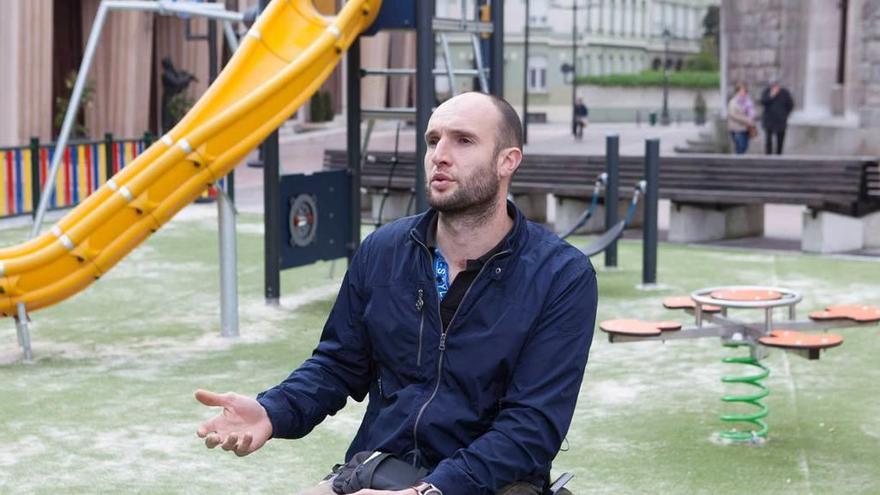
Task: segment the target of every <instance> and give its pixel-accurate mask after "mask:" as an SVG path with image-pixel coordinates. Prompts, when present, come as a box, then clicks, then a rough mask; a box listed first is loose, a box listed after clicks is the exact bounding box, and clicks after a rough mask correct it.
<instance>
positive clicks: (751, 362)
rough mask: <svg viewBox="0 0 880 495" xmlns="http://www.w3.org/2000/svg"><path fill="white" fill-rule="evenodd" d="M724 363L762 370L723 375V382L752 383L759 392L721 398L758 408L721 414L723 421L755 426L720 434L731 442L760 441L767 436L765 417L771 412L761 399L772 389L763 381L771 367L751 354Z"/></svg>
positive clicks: (741, 344)
mask: <svg viewBox="0 0 880 495" xmlns="http://www.w3.org/2000/svg"><path fill="white" fill-rule="evenodd" d="M747 345H748V344H746V343H728V344H724V346H725V347H734V348H735V347H741V346H747ZM721 361H722V362H723V363H730V364H742V365H748V366H752V367H754V368H757V369H759V370H760V372H758V373H756V374H753V375H747V376H723V377H721V381H722V382H723V383H738V384H739V383H743V384H748V385H751V386H752V387H755V388H757V389H758V390H757V392H755V393H753V394H750V395H725V396H724V397H722V398H721V400H723V401H724V402H739V403H744V404H750V405H752V406H755V407H757V408H758V410H757V411H755V412H752V413H740V414H723V415H722V416H721V421H724V422H725V423H748V424H751V425H752V426H753V428H750V429H745V430H738V429H735V428H733V429H730V430H726V431H722V432H720V433H719V436H720V437H721V438H722V439H723V440H726V441H729V442H737V443H741V442H760V441H762V440H764V439H765V438H766V437H767V423H765V422H764V421H763V419H764V418H766V417H767V414H769V412H770V409H769V408H768V407H767V405H766V404H764V403H763V402H761V399H763V398H764V397H767V395H768V394H769V393H770V390H769V389H768V388H767V387H766V386H765V385H764V384H763V383H762V380H764V379H765V378H767V377H768V376H769V375H770V369H769V368H767V367H766V366H764V365H763V364H761V363H760V362H759V361H758V360H757V359H755V358H754V357H751V356H747V357H728V358H724V359H722V360H721Z"/></svg>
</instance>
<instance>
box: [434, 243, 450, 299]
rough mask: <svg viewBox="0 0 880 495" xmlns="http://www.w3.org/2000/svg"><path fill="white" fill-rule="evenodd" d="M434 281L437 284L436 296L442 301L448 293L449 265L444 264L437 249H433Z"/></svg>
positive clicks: (443, 259)
mask: <svg viewBox="0 0 880 495" xmlns="http://www.w3.org/2000/svg"><path fill="white" fill-rule="evenodd" d="M434 281H435V282H436V283H437V294H438V295H439V296H440V300H441V301H442V300H443V298H444V297H446V293H447V292H449V264H448V263H446V259H445V258H444V257H443V254H442V253H441V252H440V249H439V248H435V249H434Z"/></svg>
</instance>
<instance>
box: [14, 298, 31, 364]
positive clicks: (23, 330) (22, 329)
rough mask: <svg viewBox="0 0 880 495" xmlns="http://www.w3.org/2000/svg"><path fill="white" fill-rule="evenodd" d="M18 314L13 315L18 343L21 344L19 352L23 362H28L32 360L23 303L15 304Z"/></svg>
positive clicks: (25, 311) (29, 335) (29, 336)
mask: <svg viewBox="0 0 880 495" xmlns="http://www.w3.org/2000/svg"><path fill="white" fill-rule="evenodd" d="M17 309H18V315H17V316H16V317H15V329H16V331H17V332H18V344H19V345H20V346H21V353H22V358H23V360H24V362H26V363H30V362H32V361H33V360H34V355H33V352H32V351H31V334H30V330H29V329H28V315H27V310H26V309H25V306H24V303H23V302H20V303H18V304H17Z"/></svg>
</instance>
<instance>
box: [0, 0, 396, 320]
mask: <svg viewBox="0 0 880 495" xmlns="http://www.w3.org/2000/svg"><path fill="white" fill-rule="evenodd" d="M380 4H381V0H349V1H348V2H347V3H346V5H345V7H343V9H342V10H341V11H340V12H339V14H338V15H337V16H335V17H325V16H323V15H321V14H320V13H318V12H317V11H316V10H315V8H314V5H313V4H312V2H311V0H273V1H272V2H271V3H270V4H269V6H268V7H267V9H266V10H265V11H264V12H263V13H262V14H261V15H260V17H259V18H258V19H257V22H256V23H255V24H254V26H253V27H252V28H251V30H250V31H249V32H248V34H247V36H246V37H245V38H244V40H243V41H242V43H241V46H240V47H239V49H238V50H237V51H236V52H235V55H234V56H233V57H232V59H231V60H230V61H229V64H228V65H227V66H226V67H225V68H224V69H223V71H222V72H221V73H220V75H219V77H218V78H217V80H216V81H215V82H214V84H212V85H211V87H210V88H208V91H207V92H205V94H204V95H203V96H202V97H201V99H199V101H198V102H197V103H196V104H195V106H194V107H193V108H192V110H190V112H189V113H187V115H186V116H185V117H184V118H183V119H182V120H181V121H180V123H179V124H177V125H176V126H175V127H174V129H172V130H171V131H170V132H169V133H168V134H166V135H165V136H163V137H162V139H160V140H158V141H156V142H155V143H154V144H153V145H152V146H150V147H149V148H148V149H147V150H146V151H144V153H142V154H141V155H140V156H138V157H137V159H136V160H134V161H133V162H132V163H131V164H129V165H128V166H127V167H125V168H124V169H122V170H120V171H119V173H117V174H116V175H115V176H113V178H112V179H110V180H108V181H107V183H106V184H104V185H103V186H102V187H101V188H100V189H98V190H97V191H95V192H94V193H93V194H92V195H91V196H89V197H88V198H86V200H85V201H83V202H82V203H81V204H80V205H79V206H77V207H76V208H74V209H73V210H72V211H71V212H70V213H69V214H67V215H66V216H65V217H64V218H62V219H61V220H60V221H59V222H58V223H57V224H56V225H55V226H54V227H52V229H51V230H50V231H49V232H46V233H44V234H43V235H41V236H39V237H37V238H35V239H32V240H30V241H27V242H25V243H23V244H20V245H18V246H13V247H9V248H5V249H0V314H2V316H11V315H14V314H15V312H16V306H17V304H18V303H19V302H23V303H25V306H26V308H27V309H28V310H29V311H34V310H36V309H40V308H43V307H46V306H49V305H52V304H54V303H57V302H59V301H62V300H64V299H66V298H67V297H69V296H71V295H73V294H75V293H77V292H79V291H80V290H83V289H84V288H85V287H87V286H88V285H89V284H90V283H92V282H93V281H94V280H97V279H98V278H99V277H100V276H101V274H103V273H105V272H107V271H108V270H110V268H112V267H113V266H114V265H115V264H116V263H117V262H119V260H121V259H122V258H123V257H124V256H125V255H126V254H128V253H129V252H131V251H132V250H133V249H134V248H135V247H137V246H138V245H139V244H140V243H141V242H143V241H144V239H146V238H147V236H149V235H150V234H151V233H153V232H155V231H156V230H158V229H159V227H161V226H162V225H163V224H164V223H165V222H167V221H168V220H170V219H171V217H173V216H174V215H175V214H176V213H177V212H178V211H180V210H181V209H182V208H183V207H184V206H186V205H188V204H189V203H190V202H192V201H193V200H195V199H196V198H197V197H199V196H200V195H201V194H202V193H203V192H204V191H205V189H206V188H208V187H209V186H210V185H211V184H212V183H214V182H215V181H216V180H218V179H220V178H221V177H223V176H225V175H226V174H227V173H228V172H229V171H230V170H232V169H233V168H234V167H235V166H236V165H238V163H239V162H240V161H241V159H242V158H244V156H245V155H246V154H247V153H248V152H250V151H251V150H252V149H254V148H255V147H256V146H257V145H258V144H260V143H261V142H262V141H263V140H264V139H265V138H266V136H268V135H269V133H271V132H272V131H273V130H274V129H276V128H277V127H278V126H280V125H281V124H282V123H283V122H284V121H285V120H286V119H288V118H289V117H290V116H291V115H292V114H293V113H294V112H295V111H296V110H297V109H298V108H299V107H300V105H302V104H303V103H305V102H306V101H307V100H308V99H309V98H310V97H311V95H312V94H313V93H314V92H315V91H317V90H318V88H319V87H320V86H321V83H323V82H324V80H325V79H326V78H327V77H328V76H329V75H330V72H331V71H332V70H333V68H334V67H335V66H336V64H337V63H338V62H339V59H340V57H341V56H342V53H343V52H344V51H345V50H347V49H348V47H349V46H351V44H352V42H353V41H354V40H355V39H356V38H357V37H358V36H359V35H360V34H361V33H362V32H363V31H364V30H365V29H366V28H367V27H368V26H369V25H370V24H371V23H372V22H373V20H374V19H375V17H376V14H377V13H378V10H379V7H380Z"/></svg>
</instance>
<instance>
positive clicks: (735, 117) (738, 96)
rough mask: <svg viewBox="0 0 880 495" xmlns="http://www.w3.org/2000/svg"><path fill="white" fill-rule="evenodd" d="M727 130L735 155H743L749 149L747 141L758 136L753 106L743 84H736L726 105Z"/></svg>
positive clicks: (746, 88)
mask: <svg viewBox="0 0 880 495" xmlns="http://www.w3.org/2000/svg"><path fill="white" fill-rule="evenodd" d="M727 130H728V131H730V137H731V138H732V139H733V149H734V152H735V153H736V154H737V155H742V154H743V153H745V152H746V150H748V149H749V139H750V138H754V137H757V135H758V128H757V127H756V126H755V105H754V104H753V103H752V99H751V98H750V97H749V90H748V87H747V86H746V83H744V82H740V83H737V85H736V93H735V94H734V95H733V98H731V99H730V102H729V103H728V104H727Z"/></svg>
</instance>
